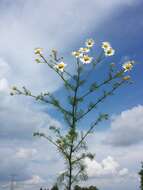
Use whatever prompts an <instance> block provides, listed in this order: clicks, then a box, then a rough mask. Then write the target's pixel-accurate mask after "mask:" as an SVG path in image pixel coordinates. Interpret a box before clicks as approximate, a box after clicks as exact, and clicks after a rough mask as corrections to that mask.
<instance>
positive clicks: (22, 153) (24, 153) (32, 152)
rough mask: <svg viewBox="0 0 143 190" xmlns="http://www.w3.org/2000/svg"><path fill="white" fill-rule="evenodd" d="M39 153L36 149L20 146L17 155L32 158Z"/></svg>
mask: <svg viewBox="0 0 143 190" xmlns="http://www.w3.org/2000/svg"><path fill="white" fill-rule="evenodd" d="M36 153H37V150H36V149H25V148H20V149H19V150H18V151H17V152H16V157H17V158H23V159H25V158H26V159H31V158H32V157H33V156H34V155H35V154H36Z"/></svg>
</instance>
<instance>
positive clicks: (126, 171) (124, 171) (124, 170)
mask: <svg viewBox="0 0 143 190" xmlns="http://www.w3.org/2000/svg"><path fill="white" fill-rule="evenodd" d="M128 173H129V171H128V169H127V168H123V169H122V170H120V171H119V175H120V176H125V175H127V174H128Z"/></svg>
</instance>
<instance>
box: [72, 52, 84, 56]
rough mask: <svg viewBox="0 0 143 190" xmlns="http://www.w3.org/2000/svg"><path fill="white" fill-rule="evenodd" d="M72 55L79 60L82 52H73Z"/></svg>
mask: <svg viewBox="0 0 143 190" xmlns="http://www.w3.org/2000/svg"><path fill="white" fill-rule="evenodd" d="M72 55H73V56H75V57H76V58H79V57H81V56H82V54H81V52H79V51H73V52H72Z"/></svg>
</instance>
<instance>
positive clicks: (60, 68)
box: [54, 61, 67, 72]
mask: <svg viewBox="0 0 143 190" xmlns="http://www.w3.org/2000/svg"><path fill="white" fill-rule="evenodd" d="M66 66H67V65H66V64H65V63H64V62H63V61H62V62H60V63H58V64H57V65H55V66H54V68H56V69H58V70H60V71H61V72H63V71H64V68H65V67H66Z"/></svg>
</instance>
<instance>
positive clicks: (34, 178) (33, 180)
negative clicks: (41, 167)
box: [24, 175, 45, 185]
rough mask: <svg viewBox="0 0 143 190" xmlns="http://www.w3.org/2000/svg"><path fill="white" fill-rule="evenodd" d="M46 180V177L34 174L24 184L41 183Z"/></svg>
mask: <svg viewBox="0 0 143 190" xmlns="http://www.w3.org/2000/svg"><path fill="white" fill-rule="evenodd" d="M44 182H45V181H44V179H42V178H41V177H40V176H38V175H33V176H32V177H31V179H29V180H26V181H24V184H25V185H37V184H39V183H44Z"/></svg>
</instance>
